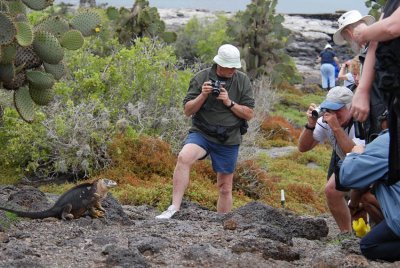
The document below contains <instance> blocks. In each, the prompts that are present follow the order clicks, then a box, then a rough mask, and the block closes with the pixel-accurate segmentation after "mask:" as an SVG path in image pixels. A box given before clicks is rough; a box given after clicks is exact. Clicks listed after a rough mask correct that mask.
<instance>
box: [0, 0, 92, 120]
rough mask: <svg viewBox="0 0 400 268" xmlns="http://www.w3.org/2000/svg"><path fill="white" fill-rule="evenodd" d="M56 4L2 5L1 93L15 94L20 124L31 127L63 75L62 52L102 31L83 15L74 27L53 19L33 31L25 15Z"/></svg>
mask: <svg viewBox="0 0 400 268" xmlns="http://www.w3.org/2000/svg"><path fill="white" fill-rule="evenodd" d="M52 4H53V0H7V1H6V0H0V90H2V89H5V90H13V91H14V105H15V108H16V109H17V111H18V113H19V114H20V116H21V118H22V119H23V120H25V121H26V122H32V121H33V120H34V116H35V109H34V108H35V105H47V104H48V103H50V102H51V100H52V99H53V96H54V92H53V89H52V87H53V85H54V83H55V81H56V80H59V79H61V78H62V77H63V75H64V74H65V69H64V64H63V63H62V60H63V58H64V49H68V50H76V49H79V48H81V47H82V45H83V43H84V36H89V35H92V34H95V33H96V32H97V31H98V30H99V25H100V16H99V15H98V14H97V13H96V12H93V11H89V10H84V11H81V12H79V13H77V14H76V16H75V17H73V18H72V19H71V20H70V21H68V20H66V19H65V18H62V17H60V16H52V17H49V18H46V19H44V20H43V21H41V22H39V23H38V24H37V25H31V24H30V23H29V21H28V20H27V19H26V18H27V10H29V9H33V10H43V9H45V8H47V7H49V6H51V5H52Z"/></svg>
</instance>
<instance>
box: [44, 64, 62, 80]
mask: <svg viewBox="0 0 400 268" xmlns="http://www.w3.org/2000/svg"><path fill="white" fill-rule="evenodd" d="M43 66H44V69H45V70H46V72H48V73H49V74H52V75H53V76H54V79H56V80H60V79H61V77H63V76H64V74H65V68H64V65H63V64H62V63H61V62H60V63H58V64H49V63H43Z"/></svg>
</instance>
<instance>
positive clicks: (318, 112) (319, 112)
mask: <svg viewBox="0 0 400 268" xmlns="http://www.w3.org/2000/svg"><path fill="white" fill-rule="evenodd" d="M326 112H327V110H326V109H325V108H321V107H320V106H318V107H317V108H315V110H313V111H312V112H311V115H312V117H314V118H319V117H321V116H323V115H324V113H326Z"/></svg>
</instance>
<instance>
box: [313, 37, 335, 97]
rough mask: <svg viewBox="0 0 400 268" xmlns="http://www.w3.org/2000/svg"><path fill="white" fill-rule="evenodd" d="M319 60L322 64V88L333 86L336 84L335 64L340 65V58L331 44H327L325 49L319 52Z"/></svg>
mask: <svg viewBox="0 0 400 268" xmlns="http://www.w3.org/2000/svg"><path fill="white" fill-rule="evenodd" d="M317 62H318V63H320V64H321V67H320V71H321V86H322V88H323V89H325V90H329V89H331V88H333V87H334V86H335V84H336V77H335V64H336V65H337V66H339V60H338V58H337V57H336V54H335V52H334V51H333V49H332V46H331V45H330V44H326V46H325V48H324V50H322V51H321V53H320V54H319V56H318V58H317Z"/></svg>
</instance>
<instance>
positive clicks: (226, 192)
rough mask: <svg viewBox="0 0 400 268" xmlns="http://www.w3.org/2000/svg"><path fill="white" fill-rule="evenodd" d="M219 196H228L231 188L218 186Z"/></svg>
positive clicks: (229, 186)
mask: <svg viewBox="0 0 400 268" xmlns="http://www.w3.org/2000/svg"><path fill="white" fill-rule="evenodd" d="M219 194H220V196H228V195H231V194H232V186H231V185H228V184H222V185H219Z"/></svg>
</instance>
